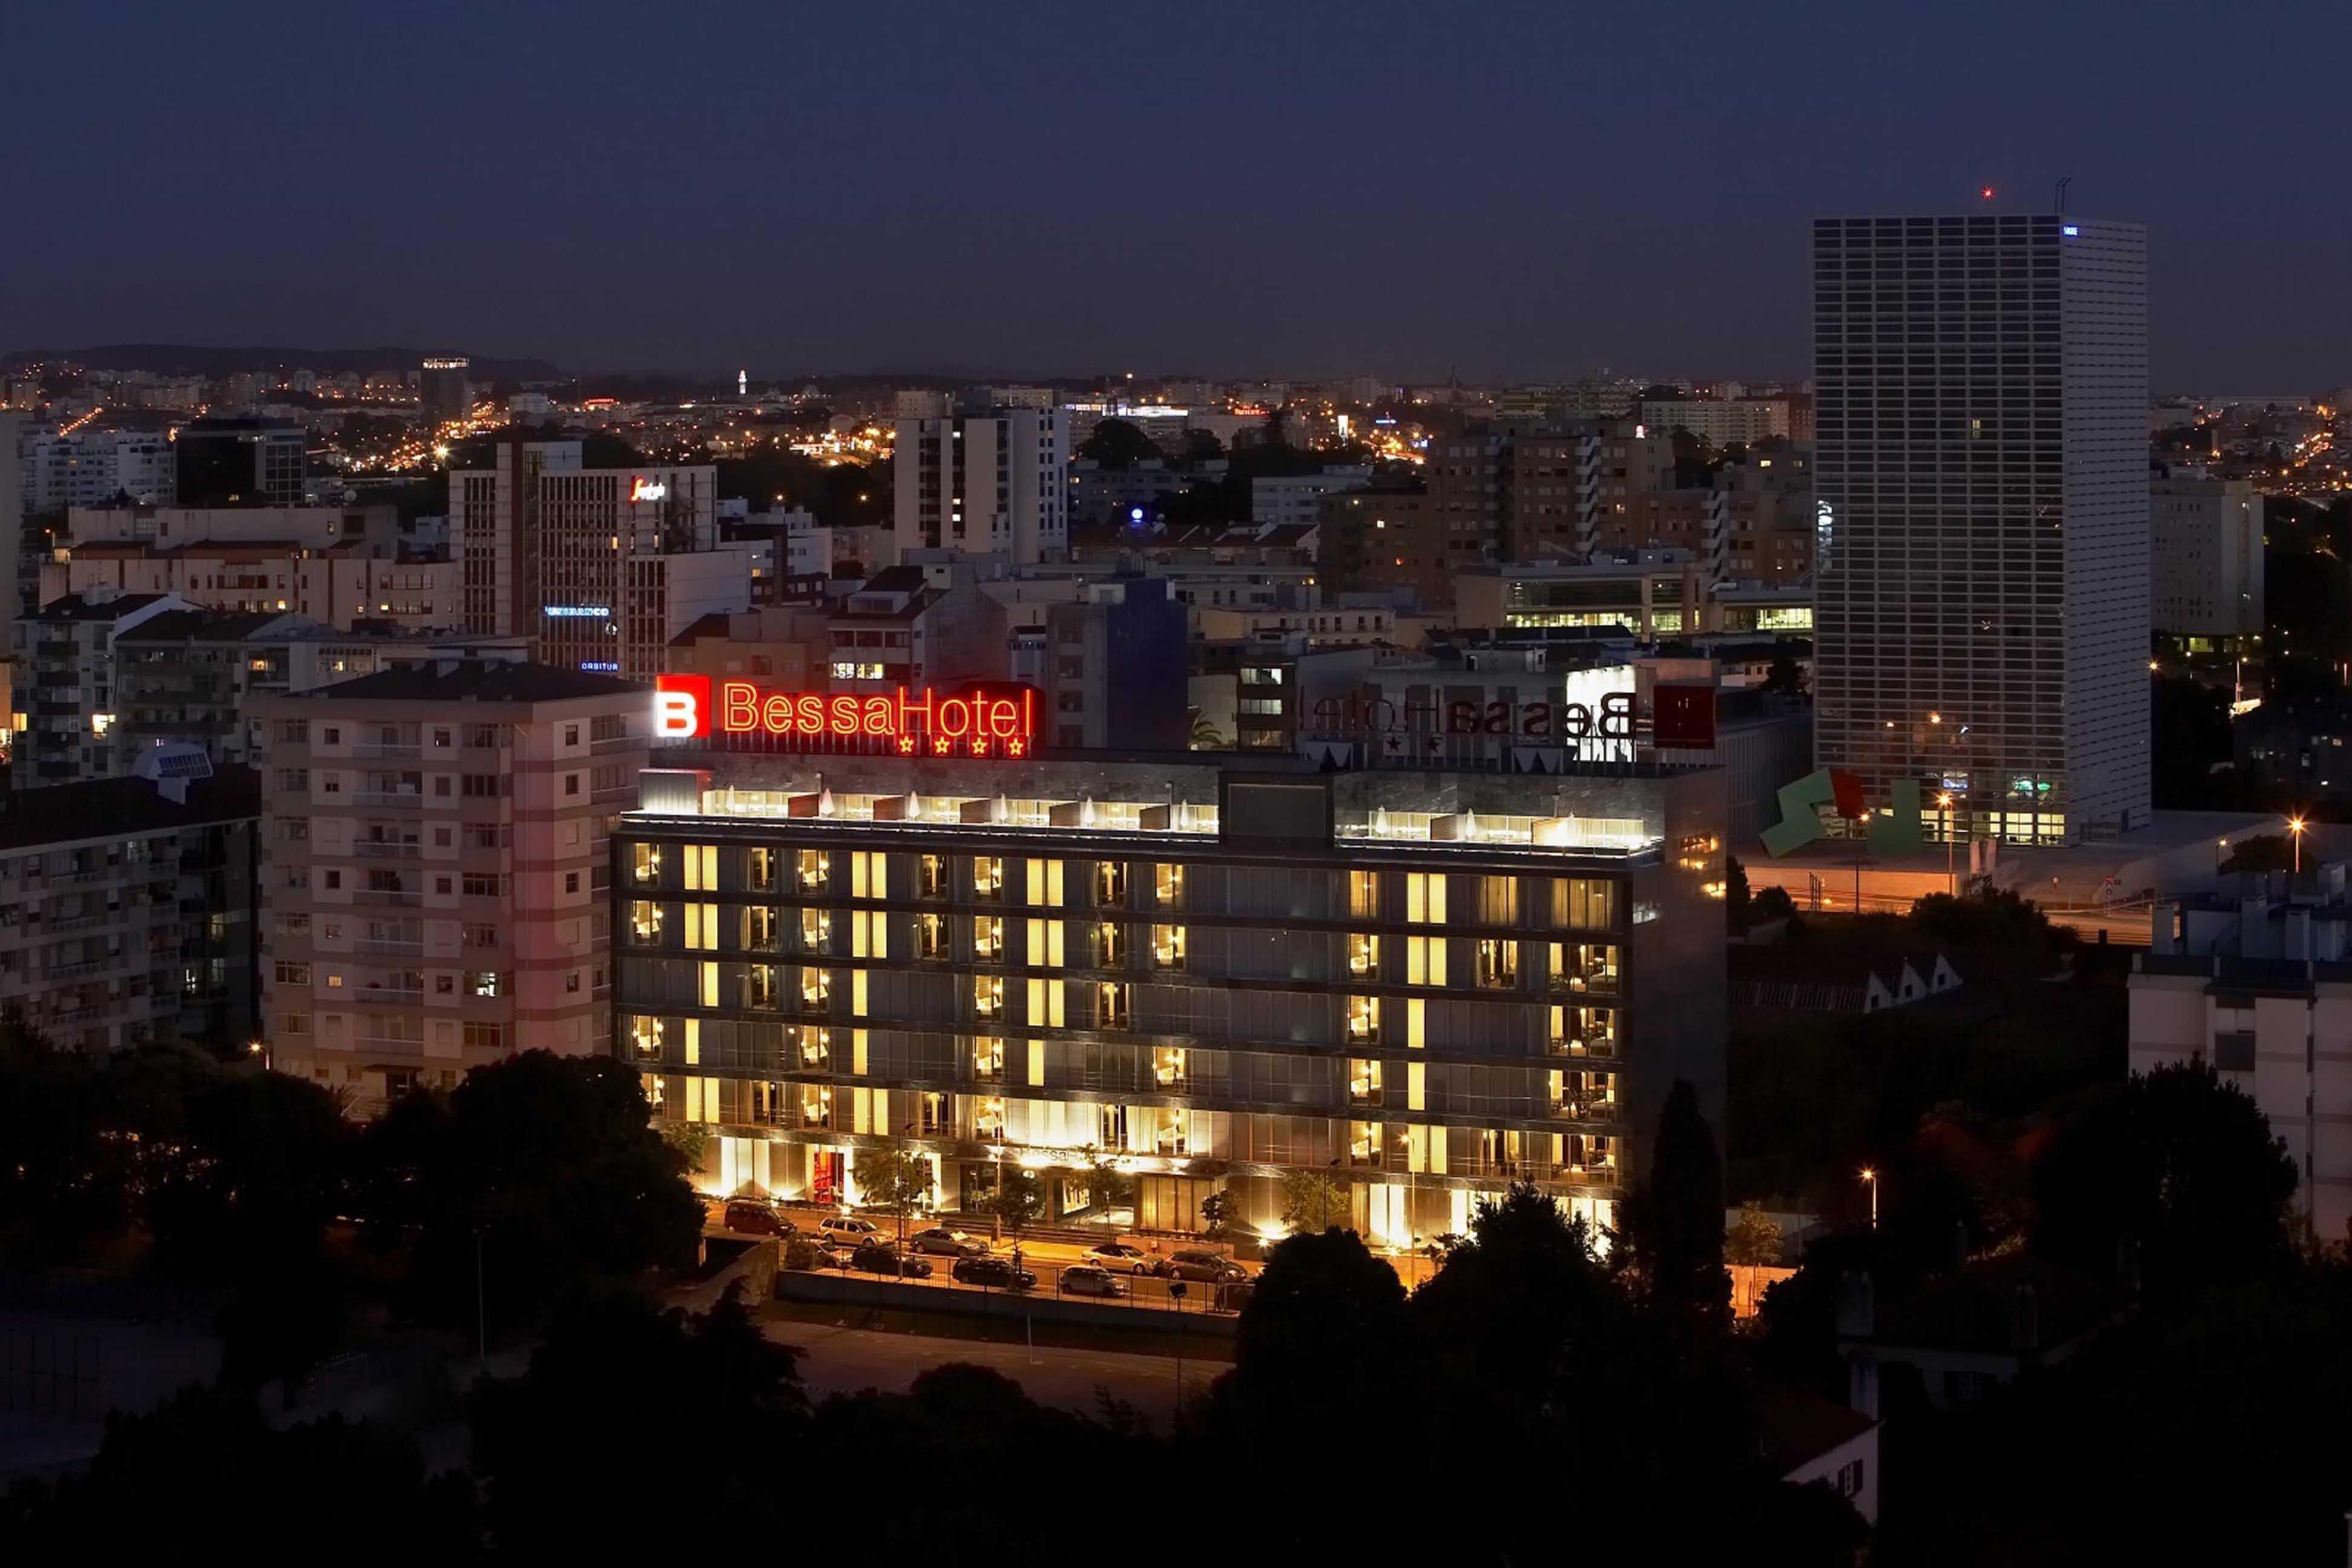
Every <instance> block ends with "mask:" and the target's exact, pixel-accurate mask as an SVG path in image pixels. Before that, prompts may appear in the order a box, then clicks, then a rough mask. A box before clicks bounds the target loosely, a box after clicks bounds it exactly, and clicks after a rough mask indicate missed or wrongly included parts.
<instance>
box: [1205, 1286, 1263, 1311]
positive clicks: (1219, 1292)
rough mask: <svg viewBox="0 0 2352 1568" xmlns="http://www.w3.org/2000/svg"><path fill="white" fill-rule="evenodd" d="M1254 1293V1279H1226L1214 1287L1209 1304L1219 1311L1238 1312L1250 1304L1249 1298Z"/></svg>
mask: <svg viewBox="0 0 2352 1568" xmlns="http://www.w3.org/2000/svg"><path fill="white" fill-rule="evenodd" d="M1255 1294H1257V1281H1256V1280H1255V1279H1227V1280H1224V1281H1223V1282H1221V1283H1220V1284H1218V1285H1217V1286H1216V1287H1215V1289H1214V1293H1213V1295H1211V1297H1210V1298H1209V1304H1210V1305H1211V1306H1213V1307H1214V1308H1215V1309H1216V1310H1218V1311H1220V1312H1238V1311H1240V1310H1242V1309H1243V1308H1244V1307H1246V1306H1248V1305H1249V1304H1250V1298H1251V1297H1252V1296H1255Z"/></svg>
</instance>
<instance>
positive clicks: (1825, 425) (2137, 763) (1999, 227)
mask: <svg viewBox="0 0 2352 1568" xmlns="http://www.w3.org/2000/svg"><path fill="white" fill-rule="evenodd" d="M1813 258H1814V296H1813V303H1814V363H1815V386H1816V398H1817V403H1816V409H1817V416H1818V419H1819V426H1818V432H1817V434H1818V440H1819V447H1818V450H1817V468H1816V477H1817V483H1818V490H1817V499H1816V524H1817V537H1816V541H1815V547H1816V552H1817V563H1816V574H1817V583H1818V592H1819V600H1818V607H1817V611H1816V617H1817V618H1816V628H1815V635H1816V658H1817V677H1816V679H1817V707H1816V710H1815V713H1816V718H1815V721H1816V725H1817V747H1818V753H1819V760H1820V761H1821V762H1822V763H1823V764H1824V765H1828V766H1832V767H1840V768H1846V769H1850V770H1852V771H1853V772H1855V773H1859V774H1860V775H1862V777H1863V779H1864V784H1865V787H1866V789H1867V791H1868V793H1869V795H1870V796H1871V798H1873V799H1874V800H1880V801H1884V800H1885V799H1886V798H1887V797H1888V794H1889V791H1890V788H1891V786H1892V784H1894V783H1895V781H1896V780H1898V779H1906V778H1908V779H1916V780H1917V781H1918V782H1919V783H1920V784H1921V785H1922V788H1923V790H1924V791H1925V792H1926V793H1927V795H1929V796H1930V797H1932V796H1933V795H1937V794H1940V793H1946V792H1948V793H1950V794H1951V795H1954V796H1955V798H1956V803H1957V804H1956V806H1955V812H1956V815H1957V816H1958V818H1959V823H1958V826H1957V828H1956V830H1958V831H1965V832H1969V833H1972V834H1977V835H1986V836H1991V837H2000V838H2003V839H2007V840H2011V841H2022V842H2037V841H2052V840H2063V839H2069V838H2078V837H2086V836H2093V837H2096V836H2105V835H2106V834H2109V833H2112V832H2117V831H2125V830H2128V829H2129V828H2131V827H2135V826H2144V825H2145V823H2146V821H2147V813H2148V809H2149V808H2148V790H2147V686H2146V660H2147V637H2148V549H2147V540H2148V510H2147V507H2148V500H2147V494H2148V492H2147V453H2146V430H2145V422H2146V416H2145V409H2146V406H2147V242H2146V235H2145V231H2144V230H2143V229H2141V228H2140V227H2139V226H2137V225H2133V224H2122V223H2109V222H2100V221H2095V220H2090V219H2067V218H2062V217H2060V216H2055V215H2051V216H2010V215H2000V216H1990V215H1983V216H1963V217H1914V218H1845V219H1836V218H1832V219H1823V220H1821V221H1819V222H1817V223H1816V225H1815V226H1814V245H1813Z"/></svg>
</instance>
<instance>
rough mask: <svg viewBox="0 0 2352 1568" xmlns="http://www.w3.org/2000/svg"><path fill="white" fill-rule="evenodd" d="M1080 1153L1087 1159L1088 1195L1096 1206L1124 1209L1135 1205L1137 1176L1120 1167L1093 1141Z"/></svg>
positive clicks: (1086, 1178)
mask: <svg viewBox="0 0 2352 1568" xmlns="http://www.w3.org/2000/svg"><path fill="white" fill-rule="evenodd" d="M1079 1153H1080V1154H1081V1155H1083V1156H1084V1157H1085V1159H1086V1166H1085V1169H1084V1172H1083V1175H1084V1178H1085V1181H1086V1187H1087V1196H1088V1197H1089V1198H1091V1199H1092V1200H1093V1201H1094V1205H1095V1206H1096V1207H1097V1208H1111V1209H1123V1208H1132V1207H1133V1206H1134V1205H1135V1178H1134V1177H1133V1176H1131V1175H1129V1173H1127V1172H1125V1171H1123V1170H1121V1169H1119V1167H1118V1163H1116V1161H1115V1159H1114V1158H1113V1156H1111V1155H1108V1154H1106V1153H1104V1152H1102V1150H1100V1149H1098V1148H1097V1147H1096V1146H1095V1145H1094V1144H1092V1143H1089V1144H1087V1146H1086V1147H1085V1148H1084V1149H1082V1150H1080V1151H1079Z"/></svg>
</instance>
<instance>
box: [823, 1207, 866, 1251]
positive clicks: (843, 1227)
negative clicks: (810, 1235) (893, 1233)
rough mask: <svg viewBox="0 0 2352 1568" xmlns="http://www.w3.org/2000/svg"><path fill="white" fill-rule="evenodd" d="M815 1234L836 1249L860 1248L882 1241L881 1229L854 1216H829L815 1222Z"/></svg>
mask: <svg viewBox="0 0 2352 1568" xmlns="http://www.w3.org/2000/svg"><path fill="white" fill-rule="evenodd" d="M816 1233H817V1235H819V1236H820V1237H824V1239H826V1240H827V1241H830V1242H832V1243H834V1244H835V1246H838V1247H862V1246H864V1245H865V1244H866V1243H867V1242H869V1241H879V1240H881V1239H882V1227H881V1226H878V1225H876V1224H875V1223H874V1222H873V1221H872V1220H870V1219H859V1218H858V1217H857V1216H856V1215H845V1214H830V1215H825V1216H824V1218H823V1219H821V1220H819V1221H817V1222H816Z"/></svg>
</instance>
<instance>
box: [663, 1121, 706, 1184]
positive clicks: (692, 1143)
mask: <svg viewBox="0 0 2352 1568" xmlns="http://www.w3.org/2000/svg"><path fill="white" fill-rule="evenodd" d="M661 1136H662V1142H665V1143H667V1144H668V1145H669V1146H670V1147H671V1148H673V1149H675V1150H677V1158H678V1163H679V1164H680V1165H681V1166H682V1167H683V1168H684V1169H685V1170H686V1171H687V1172H688V1173H689V1177H688V1179H689V1180H690V1179H691V1173H693V1172H696V1171H699V1170H701V1169H702V1167H703V1166H704V1165H705V1164H707V1163H709V1160H710V1128H709V1125H708V1124H707V1123H704V1122H700V1121H665V1122H663V1123H662V1124H661Z"/></svg>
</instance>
